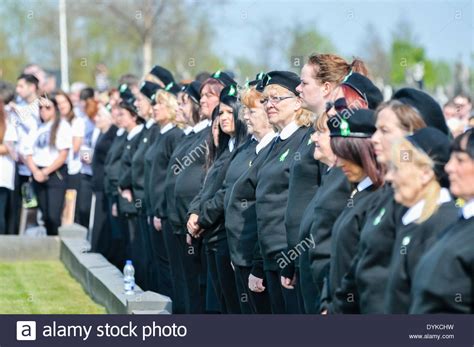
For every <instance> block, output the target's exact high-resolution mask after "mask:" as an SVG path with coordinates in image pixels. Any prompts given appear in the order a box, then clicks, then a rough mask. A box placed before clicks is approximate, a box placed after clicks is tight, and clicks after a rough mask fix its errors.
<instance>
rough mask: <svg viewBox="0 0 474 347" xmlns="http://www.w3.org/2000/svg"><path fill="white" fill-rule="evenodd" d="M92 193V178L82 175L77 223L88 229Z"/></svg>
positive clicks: (78, 194)
mask: <svg viewBox="0 0 474 347" xmlns="http://www.w3.org/2000/svg"><path fill="white" fill-rule="evenodd" d="M92 193H93V190H92V176H89V175H85V174H81V184H80V189H79V191H78V192H77V200H76V202H77V203H76V210H77V211H78V221H77V223H78V224H80V225H82V226H84V227H86V228H89V221H90V214H91V202H92Z"/></svg>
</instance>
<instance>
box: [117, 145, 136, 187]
mask: <svg viewBox="0 0 474 347" xmlns="http://www.w3.org/2000/svg"><path fill="white" fill-rule="evenodd" d="M132 157H133V151H132V150H131V145H130V142H129V143H127V144H126V145H125V147H124V153H123V156H122V160H121V165H120V176H119V181H118V186H119V187H120V188H121V189H122V190H124V189H131V188H132Z"/></svg>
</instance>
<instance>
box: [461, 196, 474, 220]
mask: <svg viewBox="0 0 474 347" xmlns="http://www.w3.org/2000/svg"><path fill="white" fill-rule="evenodd" d="M462 215H463V217H464V218H466V219H469V218H472V217H473V216H474V199H471V200H469V201H468V202H466V204H465V205H464V206H463V208H462Z"/></svg>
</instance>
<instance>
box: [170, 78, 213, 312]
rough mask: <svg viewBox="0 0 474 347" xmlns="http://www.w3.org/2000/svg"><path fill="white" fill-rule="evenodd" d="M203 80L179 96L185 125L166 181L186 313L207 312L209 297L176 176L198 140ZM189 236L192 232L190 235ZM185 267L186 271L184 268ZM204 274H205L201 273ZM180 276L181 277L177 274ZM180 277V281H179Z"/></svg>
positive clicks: (179, 115) (178, 114) (179, 112)
mask: <svg viewBox="0 0 474 347" xmlns="http://www.w3.org/2000/svg"><path fill="white" fill-rule="evenodd" d="M200 89H201V83H200V82H198V81H193V82H191V83H190V84H189V85H187V86H186V87H185V88H184V89H183V92H182V93H180V94H179V95H178V105H179V107H178V110H177V112H176V122H177V123H178V124H182V126H183V128H184V129H183V133H184V136H183V138H182V139H181V140H180V142H179V143H178V145H177V146H176V148H175V150H174V151H173V153H172V155H171V158H170V160H169V164H168V168H167V174H166V182H165V197H166V209H167V213H168V220H169V222H170V224H171V227H172V229H173V234H174V237H175V239H176V242H177V244H178V251H177V252H175V256H176V257H177V259H178V261H176V262H175V264H174V268H175V270H174V272H175V273H174V276H173V278H174V280H173V281H175V283H176V284H175V287H178V289H180V292H179V294H177V295H179V297H180V300H181V301H180V304H181V305H182V307H184V309H182V310H184V312H185V313H204V308H205V302H206V301H205V297H206V279H207V277H206V272H205V270H202V268H203V266H201V265H202V264H201V252H200V249H199V248H198V247H196V248H194V247H193V246H188V245H187V243H186V235H188V234H187V233H186V230H183V229H182V228H181V227H180V219H179V216H178V214H177V211H176V208H175V203H176V201H175V195H174V190H175V183H176V178H177V175H178V174H179V172H180V170H181V168H182V161H181V160H182V158H183V157H184V156H185V155H186V153H187V151H189V149H190V145H191V143H192V142H193V141H194V140H195V136H196V135H197V133H196V132H194V131H193V129H194V128H193V127H194V126H195V125H196V124H198V123H199V119H200V114H199V100H200V97H201V96H200V94H199V91H200ZM188 236H189V235H188ZM204 268H205V264H204ZM184 269H186V271H184ZM201 274H203V276H200V275H201ZM178 276H180V277H178ZM201 277H202V278H201ZM178 279H179V281H177V280H178Z"/></svg>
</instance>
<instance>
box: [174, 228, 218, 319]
mask: <svg viewBox="0 0 474 347" xmlns="http://www.w3.org/2000/svg"><path fill="white" fill-rule="evenodd" d="M174 237H175V239H176V240H177V242H178V247H179V253H178V254H179V260H180V263H181V265H182V268H183V269H184V270H183V274H184V281H185V298H186V300H185V303H186V313H192V314H197V313H205V312H206V301H207V302H209V301H210V300H211V301H212V299H214V307H216V306H217V303H216V298H215V295H214V296H211V297H210V298H209V300H206V294H207V293H206V290H207V267H206V261H205V255H204V247H203V245H202V239H194V238H193V239H192V243H191V245H188V244H187V243H186V235H185V234H174Z"/></svg>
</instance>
